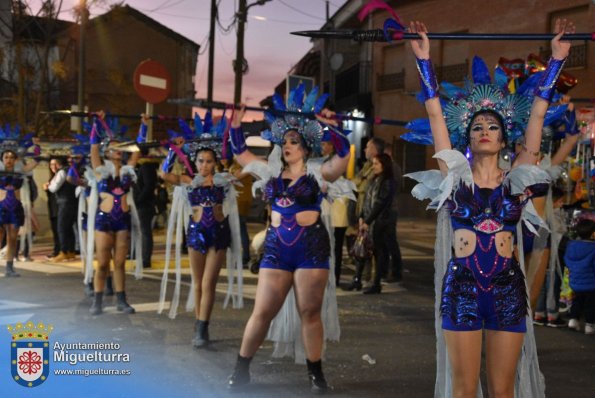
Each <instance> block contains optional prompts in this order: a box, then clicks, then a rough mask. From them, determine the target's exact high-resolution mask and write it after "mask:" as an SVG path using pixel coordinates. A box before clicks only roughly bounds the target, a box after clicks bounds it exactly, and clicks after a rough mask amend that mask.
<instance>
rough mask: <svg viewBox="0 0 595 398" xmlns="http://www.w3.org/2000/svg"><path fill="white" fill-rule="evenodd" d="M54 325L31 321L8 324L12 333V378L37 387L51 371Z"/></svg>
mask: <svg viewBox="0 0 595 398" xmlns="http://www.w3.org/2000/svg"><path fill="white" fill-rule="evenodd" d="M52 330H54V327H53V326H52V325H45V324H44V323H42V322H40V323H38V324H37V325H36V324H34V323H33V322H31V321H29V322H27V323H26V324H25V325H23V324H22V323H20V322H19V323H17V324H16V325H14V326H12V325H8V331H9V333H10V334H11V335H12V340H11V342H10V359H11V366H10V369H11V373H12V379H13V380H14V381H16V382H17V383H19V384H20V385H22V386H24V387H37V386H38V385H40V384H41V383H43V382H44V381H46V380H47V378H48V375H49V372H50V355H49V352H50V348H49V347H50V342H49V335H50V333H51V332H52Z"/></svg>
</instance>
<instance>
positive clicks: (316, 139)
mask: <svg viewBox="0 0 595 398" xmlns="http://www.w3.org/2000/svg"><path fill="white" fill-rule="evenodd" d="M304 96H305V86H304V84H303V83H300V84H299V85H298V86H297V87H296V88H295V89H293V90H291V91H290V92H289V96H288V97H287V105H285V103H284V102H283V99H282V98H281V96H280V95H279V94H277V93H275V94H274V95H273V107H274V108H275V110H276V111H279V114H280V116H279V115H276V114H274V113H273V112H265V119H266V120H267V122H268V123H269V124H270V125H271V127H270V129H269V130H265V131H264V132H263V133H262V138H264V139H265V140H268V141H270V142H272V143H273V144H277V145H282V142H283V136H284V135H285V133H287V131H288V130H295V131H297V132H298V133H299V134H300V135H301V136H302V138H303V139H304V141H305V143H306V145H307V146H308V148H309V149H310V150H311V151H313V152H314V153H319V152H320V141H321V139H322V135H323V126H322V125H321V124H320V123H319V122H318V121H317V120H315V119H312V118H311V116H310V117H308V116H306V115H305V113H310V114H311V113H319V112H320V111H321V110H322V108H323V107H324V103H325V102H326V100H327V98H328V94H322V95H321V96H320V97H318V87H314V88H313V89H312V90H311V91H310V93H308V95H307V96H305V98H304ZM286 111H291V112H292V113H283V112H286ZM299 113H304V115H300V114H299Z"/></svg>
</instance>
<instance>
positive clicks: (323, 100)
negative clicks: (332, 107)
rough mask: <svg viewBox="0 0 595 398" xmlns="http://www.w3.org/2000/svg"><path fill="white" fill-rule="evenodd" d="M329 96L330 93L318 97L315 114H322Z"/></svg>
mask: <svg viewBox="0 0 595 398" xmlns="http://www.w3.org/2000/svg"><path fill="white" fill-rule="evenodd" d="M328 96H329V94H328V93H324V94H322V95H321V96H320V97H318V99H317V100H316V103H315V104H314V113H320V111H321V110H322V108H324V104H325V103H326V100H327V99H328Z"/></svg>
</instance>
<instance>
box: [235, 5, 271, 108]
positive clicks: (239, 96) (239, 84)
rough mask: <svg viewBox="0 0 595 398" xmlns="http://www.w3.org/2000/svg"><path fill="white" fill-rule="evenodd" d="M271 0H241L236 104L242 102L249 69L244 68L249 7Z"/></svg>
mask: <svg viewBox="0 0 595 398" xmlns="http://www.w3.org/2000/svg"><path fill="white" fill-rule="evenodd" d="M269 1H271V0H257V1H256V2H254V3H252V4H250V5H246V0H240V4H239V7H238V12H237V14H236V17H237V19H238V41H237V44H236V59H235V61H234V65H233V70H234V71H235V77H236V78H235V89H234V96H233V101H234V103H235V104H239V103H241V102H242V76H243V74H244V73H246V71H247V70H248V67H247V65H246V67H245V68H244V25H245V24H246V20H247V19H248V9H249V8H250V7H252V6H256V5H259V6H262V5H264V4H265V3H267V2H269Z"/></svg>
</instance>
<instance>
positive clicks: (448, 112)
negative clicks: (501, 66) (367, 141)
mask: <svg viewBox="0 0 595 398" xmlns="http://www.w3.org/2000/svg"><path fill="white" fill-rule="evenodd" d="M471 71H472V80H469V79H467V80H466V81H465V84H464V87H463V88H461V87H458V86H455V85H454V84H450V83H448V82H443V83H442V84H441V88H440V97H441V98H440V101H441V103H442V109H443V114H444V119H445V121H446V127H447V128H448V131H449V134H450V141H451V143H452V146H453V148H455V149H458V150H459V151H462V152H465V151H466V148H467V146H468V144H469V136H468V132H467V128H468V126H469V123H471V120H472V119H473V116H474V115H475V114H476V113H477V112H480V111H485V110H489V111H493V112H495V113H496V114H498V115H499V116H500V118H501V119H502V122H503V123H504V129H505V134H506V142H507V143H508V145H509V146H511V145H513V144H514V143H515V142H516V141H517V140H518V139H519V138H520V137H522V136H523V135H524V132H525V128H526V126H527V123H528V121H529V116H530V113H531V103H532V100H533V92H534V88H535V84H537V82H538V81H539V77H540V76H536V77H535V78H531V79H527V80H526V81H525V82H524V83H523V84H522V85H521V86H520V87H519V89H518V90H517V91H516V92H515V93H510V91H509V88H508V83H509V82H508V80H507V79H506V76H505V75H503V72H502V71H501V70H498V69H497V70H496V72H495V75H494V81H493V82H492V79H491V77H490V73H489V69H488V67H487V66H486V64H485V62H484V61H483V60H482V59H481V58H479V57H474V59H473V64H472V68H471ZM565 109H566V106H565V105H561V106H552V107H550V108H549V109H548V111H547V114H546V117H545V121H544V125H547V124H550V123H552V122H553V121H554V120H556V119H558V118H559V117H560V115H561V114H562V113H563V112H564V110H565ZM405 127H406V128H407V129H408V130H409V132H408V133H406V134H403V135H402V136H401V138H402V139H404V140H406V141H408V142H413V143H417V144H424V145H430V144H432V143H433V140H432V134H431V130H430V123H429V120H428V119H416V120H413V121H411V122H410V123H408V124H407V125H406V126H405Z"/></svg>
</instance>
